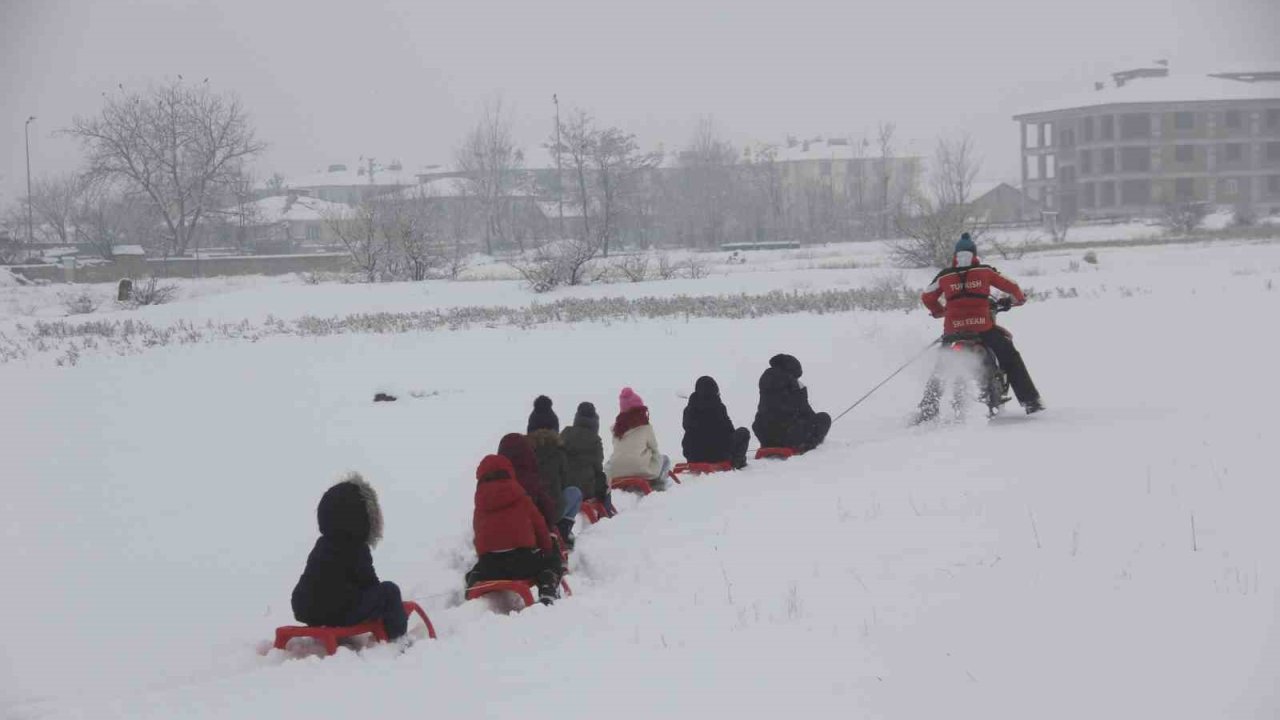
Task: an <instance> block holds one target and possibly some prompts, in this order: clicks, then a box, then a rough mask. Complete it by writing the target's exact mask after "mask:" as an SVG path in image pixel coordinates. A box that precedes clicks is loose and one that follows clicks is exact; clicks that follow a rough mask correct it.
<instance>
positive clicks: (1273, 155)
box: [1267, 142, 1280, 162]
mask: <svg viewBox="0 0 1280 720" xmlns="http://www.w3.org/2000/svg"><path fill="white" fill-rule="evenodd" d="M1267 162H1280V142H1269V143H1267Z"/></svg>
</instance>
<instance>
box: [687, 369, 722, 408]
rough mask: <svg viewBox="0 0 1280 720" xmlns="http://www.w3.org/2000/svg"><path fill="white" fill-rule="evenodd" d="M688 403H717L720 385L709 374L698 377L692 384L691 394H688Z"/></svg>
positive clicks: (700, 404) (718, 401) (699, 404)
mask: <svg viewBox="0 0 1280 720" xmlns="http://www.w3.org/2000/svg"><path fill="white" fill-rule="evenodd" d="M689 404H690V405H693V406H703V405H719V404H720V386H719V385H717V384H716V381H715V379H713V378H712V377H711V376H709V375H703V376H702V377H700V378H698V382H696V383H694V385H693V394H692V395H690V396H689Z"/></svg>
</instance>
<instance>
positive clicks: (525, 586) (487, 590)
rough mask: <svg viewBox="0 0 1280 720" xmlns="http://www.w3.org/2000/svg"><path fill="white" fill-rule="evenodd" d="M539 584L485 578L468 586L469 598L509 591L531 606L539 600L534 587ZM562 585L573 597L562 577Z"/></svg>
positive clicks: (567, 593) (528, 581)
mask: <svg viewBox="0 0 1280 720" xmlns="http://www.w3.org/2000/svg"><path fill="white" fill-rule="evenodd" d="M537 585H538V584H537V583H536V582H534V581H532V580H483V581H481V582H478V583H476V584H475V585H472V586H471V587H469V588H467V599H468V600H475V599H476V598H481V597H484V596H485V595H489V594H491V593H496V592H509V593H515V594H516V595H519V596H520V599H521V600H523V601H524V606H525V607H529V606H531V605H533V604H534V603H535V602H537V601H536V600H534V598H533V588H535V587H537ZM560 587H562V588H564V594H565V596H566V597H573V589H572V588H570V587H569V582H568V581H567V580H565V579H564V578H561V579H560Z"/></svg>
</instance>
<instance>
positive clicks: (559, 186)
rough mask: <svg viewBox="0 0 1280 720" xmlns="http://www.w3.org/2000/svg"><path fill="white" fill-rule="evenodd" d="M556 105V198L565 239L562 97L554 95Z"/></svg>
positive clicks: (561, 233) (561, 235)
mask: <svg viewBox="0 0 1280 720" xmlns="http://www.w3.org/2000/svg"><path fill="white" fill-rule="evenodd" d="M551 102H553V103H555V104H556V196H557V198H558V199H559V201H560V237H562V238H563V237H564V171H563V170H561V169H560V96H559V95H556V94H555V93H552V95H551Z"/></svg>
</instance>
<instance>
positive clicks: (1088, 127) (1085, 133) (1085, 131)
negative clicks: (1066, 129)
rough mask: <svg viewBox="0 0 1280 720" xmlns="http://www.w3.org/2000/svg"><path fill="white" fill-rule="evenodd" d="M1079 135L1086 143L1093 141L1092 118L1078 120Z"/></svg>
mask: <svg viewBox="0 0 1280 720" xmlns="http://www.w3.org/2000/svg"><path fill="white" fill-rule="evenodd" d="M1080 136H1081V137H1083V138H1084V141H1085V142H1087V143H1091V142H1093V118H1084V119H1083V120H1081V121H1080Z"/></svg>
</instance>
